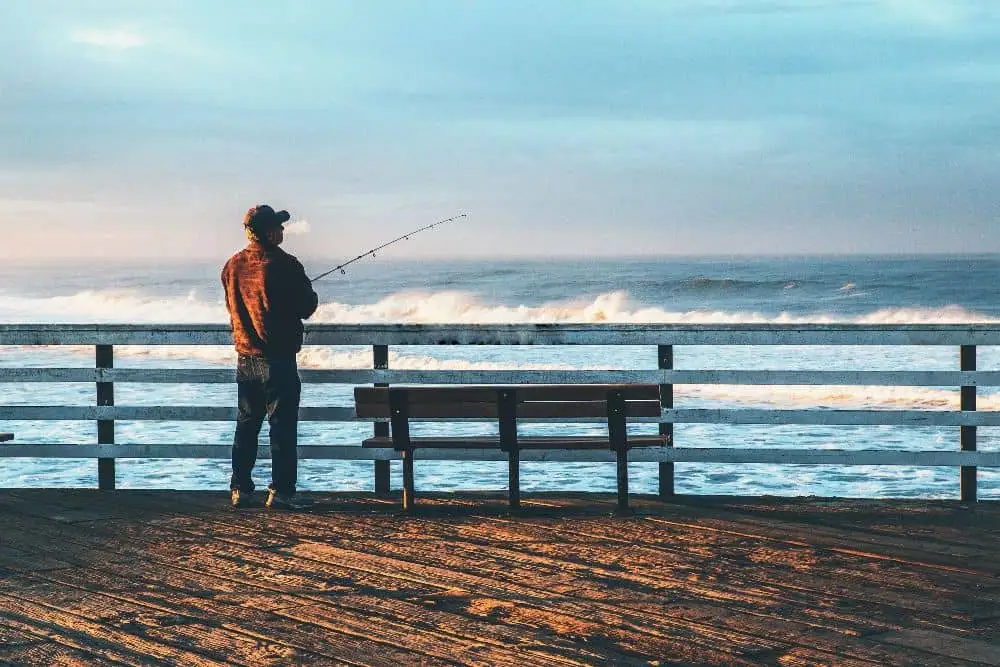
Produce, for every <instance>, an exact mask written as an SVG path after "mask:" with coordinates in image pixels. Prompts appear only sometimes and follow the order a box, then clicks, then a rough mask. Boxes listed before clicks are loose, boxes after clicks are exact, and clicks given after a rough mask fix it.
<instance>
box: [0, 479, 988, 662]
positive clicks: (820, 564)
mask: <svg viewBox="0 0 1000 667" xmlns="http://www.w3.org/2000/svg"><path fill="white" fill-rule="evenodd" d="M313 497H314V498H315V499H316V500H317V506H316V509H315V511H313V512H311V513H296V514H292V513H282V512H276V511H270V510H266V509H263V508H259V509H257V508H253V509H246V510H240V511H233V510H231V509H229V508H228V507H227V505H226V500H227V498H226V496H225V495H224V494H221V493H211V492H187V491H183V492H162V491H159V492H158V491H116V492H97V491H90V490H66V489H58V490H53V489H47V490H26V489H21V490H0V663H3V662H9V663H13V664H25V663H27V664H51V663H56V662H64V663H73V662H79V663H83V664H112V663H115V664H119V663H128V664H144V665H145V664H151V663H157V662H162V663H167V664H185V665H187V664H234V663H236V664H250V665H261V664H289V663H293V664H299V663H308V664H344V663H348V664H373V665H409V664H420V665H436V664H456V663H457V664H484V665H504V664H509V665H531V664H537V665H560V664H567V665H569V664H606V663H612V664H676V663H680V664H726V665H730V664H762V663H763V664H817V663H820V664H838V665H854V664H857V665H862V664H863V665H871V664H878V665H887V664H926V665H948V664H993V665H996V664H1000V576H998V575H1000V504H998V503H980V504H978V505H973V506H963V505H960V504H958V503H954V502H948V501H870V500H869V501H861V500H822V499H819V500H817V499H784V498H782V499H775V498H704V497H699V498H690V497H686V498H681V499H679V500H678V501H677V502H673V503H666V504H664V503H660V502H659V501H656V500H655V499H650V498H643V497H642V496H634V497H633V504H634V506H635V507H636V509H637V512H636V514H635V515H633V516H628V517H615V516H612V515H611V510H612V509H613V507H614V498H613V497H612V496H606V495H597V494H587V495H575V494H566V493H558V494H529V495H526V496H525V497H524V499H523V502H524V506H525V507H524V510H523V511H522V512H521V513H520V514H519V515H516V516H512V515H511V514H509V513H508V512H507V510H506V508H505V505H504V500H503V498H502V497H500V496H497V495H489V494H471V493H470V494H459V495H439V496H433V495H422V496H421V499H420V503H421V504H420V506H419V508H418V512H417V514H416V515H415V516H412V517H402V516H399V515H398V514H397V508H398V500H397V499H391V500H387V499H378V498H375V497H373V496H371V495H370V494H339V493H319V494H315V495H314V496H313Z"/></svg>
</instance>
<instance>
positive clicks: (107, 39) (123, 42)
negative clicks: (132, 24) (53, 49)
mask: <svg viewBox="0 0 1000 667" xmlns="http://www.w3.org/2000/svg"><path fill="white" fill-rule="evenodd" d="M71 39H72V40H73V41H74V42H76V43H77V44H86V45H87V46H96V47H98V48H102V49H110V50H112V51H127V50H129V49H136V48H139V47H141V46H145V45H146V44H147V43H148V42H147V41H146V38H145V37H143V36H142V35H140V34H139V33H137V32H135V31H134V30H130V29H128V28H113V29H110V30H95V29H85V30H77V31H75V32H73V34H72V35H71Z"/></svg>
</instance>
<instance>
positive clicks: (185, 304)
mask: <svg viewBox="0 0 1000 667" xmlns="http://www.w3.org/2000/svg"><path fill="white" fill-rule="evenodd" d="M228 319H229V318H228V316H227V314H226V309H225V305H224V304H223V302H222V301H221V300H215V301H211V300H206V299H204V298H202V297H200V296H199V295H198V293H197V291H194V290H192V291H191V292H190V293H188V294H187V295H184V296H175V297H162V296H153V295H148V294H143V293H141V292H137V291H129V290H109V291H85V292H79V293H77V294H73V295H70V296H57V297H47V298H26V297H12V296H0V322H9V323H16V322H30V323H67V324H68V323H101V322H104V323H131V324H143V323H146V324H153V323H155V324H171V323H178V324H193V323H226V322H228ZM309 321H310V322H314V323H331V324H360V323H384V322H392V323H404V324H432V323H444V324H502V323H543V322H555V323H559V322H566V323H586V322H616V323H629V324H642V323H650V324H669V323H676V324H740V323H746V324H769V323H770V324H808V323H819V324H837V323H843V324H849V323H856V324H944V323H954V324H971V323H989V322H998V321H1000V320H997V319H993V318H989V317H987V316H985V315H983V314H982V313H979V312H976V311H973V310H969V309H967V308H964V307H962V306H959V305H950V306H944V307H938V308H925V307H919V306H912V307H886V308H879V309H877V310H873V311H871V312H869V313H866V314H863V315H859V316H847V315H842V314H838V313H835V312H823V311H817V312H815V313H809V314H802V315H792V314H789V313H786V312H782V313H777V314H774V313H761V312H756V311H739V310H735V311H734V310H713V309H704V310H686V311H682V310H671V309H669V308H664V307H662V306H654V305H646V304H642V303H637V302H635V301H634V300H633V299H632V298H631V296H630V295H629V294H628V293H627V292H625V291H621V290H618V291H610V292H605V293H603V294H599V295H597V296H593V297H588V298H577V299H566V300H559V301H550V302H546V303H541V304H538V305H525V304H520V305H501V304H496V303H490V302H488V301H486V300H484V299H483V298H481V297H479V296H477V295H475V294H473V293H471V292H465V291H459V290H444V291H436V292H428V291H402V292H397V293H394V294H391V295H389V296H386V297H384V298H382V299H379V300H377V301H375V302H373V303H362V304H349V303H341V302H337V301H329V302H326V303H322V304H320V306H319V309H318V310H317V311H316V314H315V315H314V316H313V317H312V318H311V319H310V320H309Z"/></svg>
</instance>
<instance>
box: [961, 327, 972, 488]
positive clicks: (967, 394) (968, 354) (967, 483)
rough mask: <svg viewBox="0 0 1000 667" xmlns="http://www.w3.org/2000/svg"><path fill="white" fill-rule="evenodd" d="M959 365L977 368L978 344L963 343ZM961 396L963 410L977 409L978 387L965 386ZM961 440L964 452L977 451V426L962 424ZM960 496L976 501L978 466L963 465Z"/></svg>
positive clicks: (967, 368) (962, 367)
mask: <svg viewBox="0 0 1000 667" xmlns="http://www.w3.org/2000/svg"><path fill="white" fill-rule="evenodd" d="M959 367H960V369H961V370H963V371H974V370H976V346H975V345H962V347H961V350H960V352H959ZM961 391H962V398H961V406H960V407H961V410H962V412H966V411H969V412H972V411H975V409H976V387H975V385H973V386H963V387H962V390H961ZM959 429H960V436H959V438H960V441H961V444H962V451H963V452H974V451H976V427H975V426H960V427H959ZM959 497H960V498H961V500H962V502H963V503H974V502H976V467H975V466H962V472H961V485H960V490H959Z"/></svg>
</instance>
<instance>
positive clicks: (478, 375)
mask: <svg viewBox="0 0 1000 667" xmlns="http://www.w3.org/2000/svg"><path fill="white" fill-rule="evenodd" d="M305 338H306V339H305V344H306V345H318V346H344V347H348V346H351V347H356V346H365V347H368V348H370V349H371V350H372V353H373V358H374V363H373V366H374V367H373V368H369V369H329V370H325V369H324V370H316V369H303V370H302V371H301V376H302V379H303V381H304V382H305V383H307V384H321V385H322V384H341V385H362V384H375V385H376V386H386V385H399V384H407V385H413V384H525V383H530V384H563V383H581V384H618V383H642V384H658V385H660V388H661V414H660V416H659V417H642V418H633V419H631V420H630V421H632V422H633V423H637V424H638V423H652V424H659V428H660V433H661V434H663V435H667V436H668V438H667V440H668V443H669V446H666V447H662V448H643V449H636V450H635V451H633V452H632V453H631V454H630V460H631V461H635V462H658V463H659V464H660V491H661V494H664V495H670V494H671V493H672V492H673V464H674V463H680V462H685V463H765V464H835V465H915V466H959V467H961V477H960V479H961V491H960V494H961V497H962V499H963V500H974V499H975V498H976V467H979V466H1000V452H981V451H977V449H976V428H977V427H987V426H1000V412H998V411H977V410H976V388H977V387H997V386H1000V371H979V370H976V350H977V347H978V346H984V345H998V346H1000V326H998V325H990V324H962V325H957V324H956V325H923V324H905V325H894V324H893V325H890V324H886V325H859V324H795V325H792V324H732V325H715V324H703V325H680V324H510V325H465V324H459V325H393V324H366V325H329V324H323V325H310V326H307V329H306V337H305ZM165 345H169V346H203V345H220V346H227V347H228V346H231V332H230V329H229V327H228V326H225V325H113V324H108V325H104V324H78V325H58V324H6V325H0V346H28V347H33V346H93V347H94V348H95V349H96V353H97V355H96V363H95V365H94V367H91V368H77V367H45V368H28V367H23V366H22V367H7V368H3V367H0V388H2V387H3V385H8V386H9V385H18V384H32V385H33V384H37V383H88V384H93V385H95V387H96V389H97V397H96V401H95V403H94V404H92V405H20V404H17V403H20V402H21V401H18V400H15V401H14V404H10V403H8V404H3V405H0V421H2V422H18V421H47V420H60V421H61V420H68V421H73V420H76V421H80V420H84V421H96V422H97V426H98V442H97V443H94V444H67V443H24V442H19V441H18V438H15V440H14V441H11V442H8V443H5V444H0V457H37V456H41V457H53V458H62V457H65V458H97V459H98V461H99V485H100V486H101V487H102V488H112V487H113V486H114V460H115V459H116V458H144V457H156V458H228V456H229V455H230V448H231V445H229V444H184V443H173V444H171V443H164V444H131V443H116V442H115V437H114V436H115V423H116V422H121V421H181V422H191V421H201V422H220V421H233V420H234V419H235V415H236V410H235V408H234V407H231V406H202V405H116V404H115V400H114V388H115V386H116V385H128V384H132V383H139V384H143V383H148V384H158V385H159V384H199V385H200V384H206V385H219V384H232V383H234V382H235V372H234V371H233V370H231V369H227V368H144V367H143V368H115V367H114V351H115V347H116V346H165ZM436 345H499V346H519V345H552V346H556V345H596V346H652V347H655V349H656V355H655V357H654V356H653V355H652V354H651V355H650V361H651V362H652V361H654V360H655V361H656V362H657V363H656V365H657V366H658V368H656V369H648V368H645V369H620V368H612V369H572V370H569V369H566V370H563V369H546V370H535V369H517V370H509V369H503V370H482V369H475V370H412V369H390V368H389V367H388V366H389V363H388V360H389V357H388V348H389V346H436ZM688 345H690V346H708V347H711V346H746V345H764V346H782V345H796V346H797V345H805V346H816V345H823V346H841V345H845V346H860V345H865V346H873V345H874V346H904V345H926V346H954V347H955V348H956V349H957V350H958V351H959V368H958V369H957V370H907V369H892V370H828V369H817V370H756V369H695V370H688V369H683V370H680V369H675V368H673V357H674V349H675V347H677V346H688ZM674 385H737V386H768V385H774V386H782V385H790V386H838V385H841V386H872V387H906V386H910V387H952V388H959V389H960V406H959V407H960V409H959V410H947V409H937V408H935V409H902V410H898V409H891V410H890V409H864V410H856V409H851V410H843V409H829V408H824V407H822V406H816V407H813V408H809V409H781V408H773V409H772V408H729V407H727V408H683V409H681V408H675V407H674V404H673V386H674ZM15 398H16V396H15ZM300 417H301V419H302V420H303V421H306V422H374V429H375V434H376V435H387V434H388V425H387V423H386V420H381V419H372V418H359V417H358V416H357V415H356V412H355V410H354V408H353V406H351V405H333V406H307V407H303V408H301V412H300ZM414 421H455V420H453V419H437V420H428V419H425V420H418V419H414ZM479 421H492V420H488V419H483V420H479ZM519 421H522V422H526V423H544V422H549V421H556V422H559V423H603V422H604V421H605V420H604V419H598V418H573V419H569V418H558V419H552V420H545V419H537V418H535V419H523V420H519ZM683 423H688V424H727V425H750V424H756V425H820V426H849V425H860V426H933V427H958V429H959V432H958V436H959V437H958V438H957V441H958V445H959V448H957V449H956V450H954V451H897V450H868V449H866V450H827V449H824V450H807V449H788V448H783V449H781V448H747V449H734V448H724V447H714V448H706V447H698V446H685V447H674V446H673V444H674V443H673V441H672V437H673V426H674V424H683ZM3 430H14V431H16V429H6V427H5V428H4V429H3ZM690 444H691V445H698V444H699V443H690ZM263 449H264V448H262V450H263ZM301 450H302V451H301V455H302V456H303V458H321V459H344V460H373V461H375V462H376V463H375V465H376V489H377V490H379V489H381V490H383V491H384V490H386V489H387V484H388V468H387V465H388V461H390V460H395V459H396V458H398V456H397V454H396V452H394V451H392V450H391V449H377V448H375V449H365V448H362V447H360V443H358V446H354V445H303V446H301ZM262 453H263V451H262ZM504 457H505V454H504V453H503V452H499V451H497V452H492V451H482V450H476V449H468V450H466V449H455V450H447V451H428V452H427V453H426V454H425V455H424V458H428V459H441V460H470V461H501V460H505V458H504ZM522 460H524V461H613V460H614V454H613V453H612V452H610V451H557V450H538V451H525V452H524V453H523V454H522Z"/></svg>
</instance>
